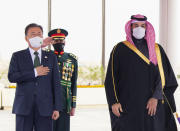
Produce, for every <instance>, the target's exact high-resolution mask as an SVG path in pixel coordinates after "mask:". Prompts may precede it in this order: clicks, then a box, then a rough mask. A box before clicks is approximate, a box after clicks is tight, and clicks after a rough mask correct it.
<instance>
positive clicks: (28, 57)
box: [25, 48, 34, 67]
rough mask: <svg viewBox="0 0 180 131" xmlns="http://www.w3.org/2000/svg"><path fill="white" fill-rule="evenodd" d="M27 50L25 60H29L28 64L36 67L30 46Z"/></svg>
mask: <svg viewBox="0 0 180 131" xmlns="http://www.w3.org/2000/svg"><path fill="white" fill-rule="evenodd" d="M25 51H26V52H25V60H26V62H27V65H29V66H31V67H34V65H33V61H32V57H31V54H30V51H29V48H27V49H26V50H25Z"/></svg>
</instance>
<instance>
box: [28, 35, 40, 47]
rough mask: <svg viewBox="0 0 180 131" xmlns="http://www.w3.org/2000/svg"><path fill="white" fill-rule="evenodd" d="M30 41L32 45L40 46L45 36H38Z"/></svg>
mask: <svg viewBox="0 0 180 131" xmlns="http://www.w3.org/2000/svg"><path fill="white" fill-rule="evenodd" d="M29 42H30V44H31V46H32V47H34V48H39V47H40V46H41V45H42V44H43V38H41V37H39V36H36V37H33V38H30V39H29Z"/></svg>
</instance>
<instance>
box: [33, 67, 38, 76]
mask: <svg viewBox="0 0 180 131" xmlns="http://www.w3.org/2000/svg"><path fill="white" fill-rule="evenodd" d="M34 74H35V77H37V76H38V74H37V71H36V69H35V68H34Z"/></svg>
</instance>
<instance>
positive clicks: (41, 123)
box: [16, 97, 53, 131]
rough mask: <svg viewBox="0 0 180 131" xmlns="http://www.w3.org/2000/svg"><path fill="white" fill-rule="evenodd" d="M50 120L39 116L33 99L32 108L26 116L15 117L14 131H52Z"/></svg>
mask: <svg viewBox="0 0 180 131" xmlns="http://www.w3.org/2000/svg"><path fill="white" fill-rule="evenodd" d="M52 127H53V126H52V118H51V116H49V117H44V116H41V115H40V113H39V110H38V107H37V103H36V97H34V103H33V108H32V110H31V113H30V114H29V115H28V116H23V115H16V131H52V129H53V128H52Z"/></svg>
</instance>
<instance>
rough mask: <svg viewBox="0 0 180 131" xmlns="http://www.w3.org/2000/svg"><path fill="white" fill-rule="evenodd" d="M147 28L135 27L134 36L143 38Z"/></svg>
mask: <svg viewBox="0 0 180 131" xmlns="http://www.w3.org/2000/svg"><path fill="white" fill-rule="evenodd" d="M145 32H146V30H145V29H144V28H143V27H136V28H134V29H133V36H134V37H135V38H136V39H142V38H143V37H144V36H145Z"/></svg>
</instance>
